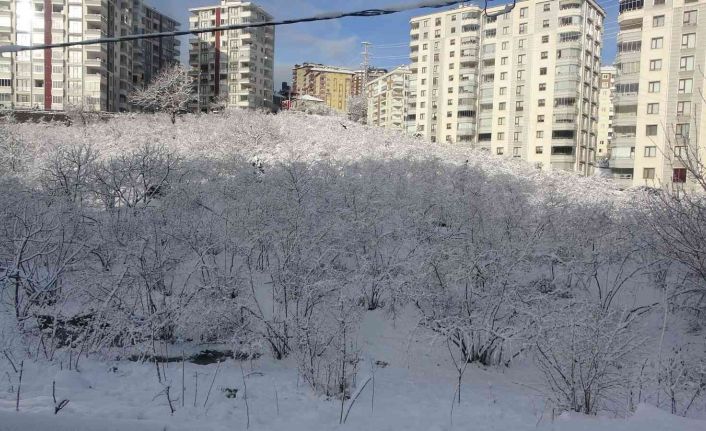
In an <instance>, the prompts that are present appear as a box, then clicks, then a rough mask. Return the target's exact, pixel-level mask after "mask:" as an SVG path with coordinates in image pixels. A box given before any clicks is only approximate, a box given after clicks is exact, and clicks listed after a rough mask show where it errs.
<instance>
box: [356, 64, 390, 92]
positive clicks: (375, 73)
mask: <svg viewBox="0 0 706 431" xmlns="http://www.w3.org/2000/svg"><path fill="white" fill-rule="evenodd" d="M385 74H387V69H381V68H378V67H369V68H368V74H367V75H366V74H365V70H364V69H360V70H356V71H355V75H353V84H352V88H351V93H352V94H353V96H360V95H362V94H363V92H364V88H365V84H367V83H368V82H370V81H373V80H375V79H378V78H379V77H381V76H383V75H385Z"/></svg>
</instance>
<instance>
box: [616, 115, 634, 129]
mask: <svg viewBox="0 0 706 431" xmlns="http://www.w3.org/2000/svg"><path fill="white" fill-rule="evenodd" d="M636 123H637V113H634V114H620V115H615V116H614V117H613V122H612V126H613V127H615V126H634V125H635V124H636Z"/></svg>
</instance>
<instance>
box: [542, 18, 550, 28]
mask: <svg viewBox="0 0 706 431" xmlns="http://www.w3.org/2000/svg"><path fill="white" fill-rule="evenodd" d="M542 28H549V20H548V19H545V20H544V21H542Z"/></svg>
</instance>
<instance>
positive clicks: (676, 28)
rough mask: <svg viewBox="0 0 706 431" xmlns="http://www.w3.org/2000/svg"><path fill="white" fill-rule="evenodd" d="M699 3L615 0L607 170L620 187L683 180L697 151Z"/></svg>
mask: <svg viewBox="0 0 706 431" xmlns="http://www.w3.org/2000/svg"><path fill="white" fill-rule="evenodd" d="M705 21H706V4H704V2H696V1H686V0H620V2H619V16H618V25H619V33H618V55H617V58H616V67H617V74H618V76H617V78H616V84H615V118H614V120H613V131H614V140H613V142H612V149H611V158H610V168H611V171H612V172H613V176H614V177H616V176H617V177H618V178H619V179H622V182H623V185H625V186H630V185H648V186H671V185H675V184H680V183H685V182H687V181H688V176H689V175H688V172H687V169H686V167H685V165H684V163H683V161H684V159H685V158H686V157H687V155H689V156H692V157H695V156H699V155H700V156H701V157H703V156H704V145H705V144H704V142H706V141H705V140H706V135H705V133H706V113H705V112H704V107H705V105H706V103H704V100H703V98H702V91H703V88H704V84H705V78H704V72H703V71H704V70H706V69H705V67H706V64H705V57H706V50H704V48H703V47H704V46H706V25H705V24H704V23H705Z"/></svg>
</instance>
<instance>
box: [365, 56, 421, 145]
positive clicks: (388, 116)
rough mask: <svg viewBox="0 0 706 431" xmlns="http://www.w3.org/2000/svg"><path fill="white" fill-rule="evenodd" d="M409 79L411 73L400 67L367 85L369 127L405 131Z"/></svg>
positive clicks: (407, 69)
mask: <svg viewBox="0 0 706 431" xmlns="http://www.w3.org/2000/svg"><path fill="white" fill-rule="evenodd" d="M411 78H412V71H411V70H410V69H409V67H408V66H402V67H398V68H396V69H394V70H393V71H391V72H389V73H387V74H385V75H383V76H381V77H379V78H377V79H374V80H373V81H371V82H369V83H368V84H367V86H366V90H367V94H366V97H367V102H368V124H369V125H373V126H379V127H384V128H388V129H397V130H401V131H407V127H406V121H405V120H406V117H407V106H408V103H409V96H410V93H411V91H412V88H411V82H412V79H411Z"/></svg>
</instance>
